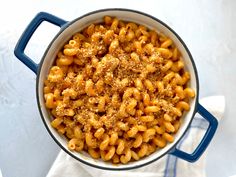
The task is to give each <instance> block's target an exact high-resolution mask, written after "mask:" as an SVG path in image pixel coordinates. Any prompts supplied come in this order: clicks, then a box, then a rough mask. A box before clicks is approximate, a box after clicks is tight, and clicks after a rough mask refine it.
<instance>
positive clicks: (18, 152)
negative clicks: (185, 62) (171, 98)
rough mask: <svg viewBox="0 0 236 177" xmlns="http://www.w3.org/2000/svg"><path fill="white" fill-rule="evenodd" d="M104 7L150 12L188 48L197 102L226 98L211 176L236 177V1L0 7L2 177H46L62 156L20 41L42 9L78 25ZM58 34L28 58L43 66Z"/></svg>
mask: <svg viewBox="0 0 236 177" xmlns="http://www.w3.org/2000/svg"><path fill="white" fill-rule="evenodd" d="M23 4H24V5H23ZM107 7H123V8H132V9H137V10H141V11H143V12H146V13H149V14H152V15H153V16H156V17H157V18H159V19H161V20H163V21H164V22H166V23H167V24H168V25H169V26H171V27H172V28H173V29H174V30H175V31H176V32H177V33H178V34H179V35H180V36H181V37H182V39H183V40H184V41H185V42H186V44H187V46H188V47H189V49H190V51H191V53H192V55H193V57H194V60H195V62H196V65H197V68H198V72H199V78H200V97H204V96H209V95H217V94H223V95H225V96H226V104H227V105H226V112H225V116H224V118H223V120H222V121H221V122H220V124H219V128H218V131H217V133H216V135H215V137H214V139H213V141H212V143H211V144H210V146H209V148H208V155H207V168H206V171H207V176H209V177H224V176H231V175H234V174H236V160H235V159H236V138H235V134H236V128H235V125H236V118H235V115H236V109H235V108H236V12H235V9H236V1H235V0H208V1H206V0H180V1H171V0H167V1H161V0H153V1H149V0H136V1H134V0H129V1H128V0H118V1H112V0H110V1H108V0H106V1H95V0H86V1H81V0H75V1H70V0H64V1H54V0H41V1H39V0H34V1H26V0H21V1H17V0H15V1H13V0H8V1H4V4H1V6H0V19H1V26H0V168H1V170H2V173H3V177H32V176H34V177H42V176H45V175H46V174H47V172H48V170H49V168H50V166H51V164H52V163H53V161H54V159H55V157H56V155H57V153H58V152H59V147H58V146H57V145H56V143H55V142H54V141H53V140H52V138H51V137H50V136H49V134H48V133H47V131H46V129H45V127H44V125H43V123H42V121H41V118H40V116H39V112H38V108H37V103H36V96H35V83H36V81H35V78H36V76H35V74H34V73H33V72H31V71H30V70H29V69H28V68H27V67H26V66H24V65H23V64H22V63H21V62H20V61H18V60H17V59H16V57H15V56H14V54H13V49H14V47H15V44H16V42H17V40H18V38H19V37H20V35H21V34H22V32H23V30H24V29H25V27H26V26H27V25H28V23H29V22H30V20H31V19H32V18H33V17H34V16H35V14H36V13H38V12H40V11H46V12H49V13H52V14H54V15H56V16H59V17H61V18H63V19H65V20H73V19H74V18H76V17H79V16H80V15H82V14H84V13H86V12H89V11H91V10H96V9H100V8H107ZM58 30H59V29H58V28H57V27H54V26H53V25H49V24H47V23H43V24H42V26H41V27H40V28H39V29H38V31H37V32H36V34H35V35H34V36H33V38H32V41H31V42H30V44H29V45H28V47H27V50H26V53H27V54H28V55H29V56H30V57H31V58H34V59H35V61H39V60H40V58H41V56H42V55H43V52H44V51H45V49H46V47H47V45H48V43H49V42H50V41H51V39H52V37H53V36H54V35H55V34H56V33H57V31H58Z"/></svg>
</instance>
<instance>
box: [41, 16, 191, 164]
mask: <svg viewBox="0 0 236 177" xmlns="http://www.w3.org/2000/svg"><path fill="white" fill-rule="evenodd" d="M189 79H190V74H189V73H188V72H187V71H185V69H184V63H183V61H182V59H181V54H180V52H179V51H178V49H177V48H176V46H175V45H174V43H173V41H172V40H171V39H170V38H168V37H167V36H165V35H164V34H161V33H158V32H156V31H154V30H150V29H148V28H147V27H145V26H142V25H139V24H136V23H132V22H125V21H121V20H119V19H117V18H115V17H109V16H105V17H104V21H103V22H102V23H100V24H91V25H89V26H88V27H86V28H85V29H83V30H82V31H81V32H78V33H76V34H74V35H73V37H72V38H71V39H70V40H69V41H68V42H67V43H66V44H65V45H64V47H63V49H61V50H60V52H59V53H58V54H57V57H56V59H55V64H54V65H53V66H52V67H51V69H50V71H49V74H48V76H47V79H46V80H45V85H44V96H45V105H46V107H47V108H48V109H49V110H50V112H51V114H52V116H53V120H52V122H51V125H52V127H54V128H55V129H56V130H57V131H58V132H59V133H60V134H63V135H65V136H66V137H67V138H68V149H69V150H71V151H77V152H80V151H86V152H88V154H90V156H91V157H92V158H95V159H98V158H101V159H102V160H104V161H110V162H112V163H115V164H117V163H123V164H126V163H128V162H129V161H136V160H139V159H140V158H143V157H145V156H148V155H150V154H151V153H153V152H155V151H156V150H158V149H160V148H163V147H165V146H166V145H167V143H171V142H173V141H174V135H175V133H176V132H177V131H178V129H179V127H180V126H181V117H182V115H183V112H184V111H188V110H189V109H190V105H189V101H190V99H191V98H193V97H194V96H195V92H194V90H193V89H191V88H189V87H188V86H187V85H188V81H189Z"/></svg>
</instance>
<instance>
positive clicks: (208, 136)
mask: <svg viewBox="0 0 236 177" xmlns="http://www.w3.org/2000/svg"><path fill="white" fill-rule="evenodd" d="M197 112H198V113H199V114H200V115H201V116H202V117H203V118H204V119H206V120H207V121H208V122H209V126H208V128H207V130H206V133H205V135H204V136H203V138H202V140H201V142H200V144H199V145H198V146H197V148H196V149H195V150H194V152H193V153H192V154H189V153H186V152H184V151H181V150H179V149H177V148H176V147H175V148H174V149H173V151H172V152H171V154H172V155H174V156H176V157H179V158H181V159H183V160H186V161H189V162H195V161H196V160H198V159H199V158H200V157H201V155H202V154H203V152H204V151H205V150H206V148H207V146H208V145H209V143H210V141H211V140H212V138H213V136H214V134H215V132H216V129H217V126H218V121H217V119H216V118H215V117H214V116H213V115H212V114H211V113H209V112H208V111H207V110H206V109H205V108H204V107H203V106H202V105H201V104H199V103H198V105H197Z"/></svg>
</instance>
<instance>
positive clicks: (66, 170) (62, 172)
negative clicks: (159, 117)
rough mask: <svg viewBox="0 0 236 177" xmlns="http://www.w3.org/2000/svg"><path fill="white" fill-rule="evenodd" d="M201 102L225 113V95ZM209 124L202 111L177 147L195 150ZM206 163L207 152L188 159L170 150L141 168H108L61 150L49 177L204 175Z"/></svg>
mask: <svg viewBox="0 0 236 177" xmlns="http://www.w3.org/2000/svg"><path fill="white" fill-rule="evenodd" d="M200 103H201V104H202V105H203V106H204V107H205V108H206V109H207V110H208V111H209V112H211V113H212V114H213V115H214V116H215V117H216V118H217V119H218V121H220V119H221V118H222V117H223V114H224V110H225V97H224V96H211V97H206V98H203V99H201V100H200ZM207 127H208V123H207V121H206V120H205V119H203V118H202V117H201V116H200V115H199V114H196V116H195V118H194V120H193V122H192V124H191V126H190V128H189V130H188V131H187V133H186V134H185V136H184V137H183V138H182V140H181V141H180V142H179V143H178V145H177V147H178V148H180V149H181V150H184V151H186V152H189V153H190V152H192V151H193V150H194V149H195V148H196V146H197V145H198V144H199V142H200V140H201V139H202V136H203V135H204V133H205V131H206V129H207ZM192 137H194V138H192ZM205 164H206V152H205V153H204V154H203V155H202V156H201V158H200V159H199V160H198V161H197V162H195V163H189V162H186V161H184V160H181V159H178V158H177V157H175V156H173V155H170V154H168V155H165V156H164V157H162V158H161V159H159V160H158V161H156V162H154V163H152V164H150V165H147V166H144V167H142V168H138V169H134V170H128V171H107V170H100V169H96V168H94V167H90V166H87V165H84V164H82V163H80V162H78V161H77V160H75V159H73V158H72V157H70V156H69V155H67V154H66V153H65V152H64V151H62V150H61V151H60V153H59V154H58V156H57V158H56V160H55V162H54V163H53V165H52V167H51V169H50V171H49V172H48V174H47V177H110V176H114V177H189V176H194V177H205V176H206V173H205Z"/></svg>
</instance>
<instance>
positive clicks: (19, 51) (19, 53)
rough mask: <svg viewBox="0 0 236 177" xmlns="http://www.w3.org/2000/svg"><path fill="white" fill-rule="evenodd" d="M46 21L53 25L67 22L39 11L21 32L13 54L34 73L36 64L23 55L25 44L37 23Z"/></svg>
mask: <svg viewBox="0 0 236 177" xmlns="http://www.w3.org/2000/svg"><path fill="white" fill-rule="evenodd" d="M43 21H47V22H49V23H52V24H54V25H57V26H59V27H62V26H63V25H64V24H66V23H67V21H65V20H63V19H61V18H58V17H56V16H54V15H51V14H49V13H46V12H40V13H38V14H37V15H36V16H35V17H34V19H33V20H32V21H31V22H30V24H29V25H28V27H27V28H26V29H25V31H24V32H23V34H22V35H21V37H20V39H19V41H18V42H17V44H16V47H15V50H14V54H15V56H16V57H17V58H18V59H19V60H20V61H21V62H22V63H24V64H25V65H26V66H27V67H28V68H30V69H31V70H32V71H33V72H34V73H35V74H37V70H38V64H37V63H35V62H34V61H33V60H32V59H30V58H29V57H28V56H27V55H25V53H24V51H25V48H26V45H27V44H28V42H29V40H30V38H31V37H32V35H33V34H34V32H35V31H36V29H37V28H38V27H39V25H40V24H41V23H42V22H43Z"/></svg>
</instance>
